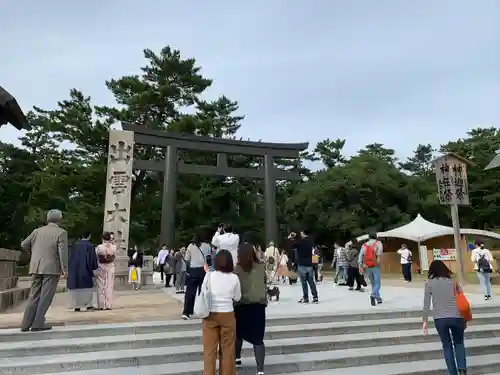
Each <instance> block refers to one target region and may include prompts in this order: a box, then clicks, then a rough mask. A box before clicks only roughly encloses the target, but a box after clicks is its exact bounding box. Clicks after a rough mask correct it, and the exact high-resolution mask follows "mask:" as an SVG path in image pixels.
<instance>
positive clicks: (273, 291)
mask: <svg viewBox="0 0 500 375" xmlns="http://www.w3.org/2000/svg"><path fill="white" fill-rule="evenodd" d="M266 293H267V299H268V300H269V301H271V300H272V298H273V297H275V298H276V301H279V300H280V289H279V288H278V287H277V286H276V285H269V286H268V287H267V291H266Z"/></svg>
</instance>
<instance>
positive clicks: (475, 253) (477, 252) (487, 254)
mask: <svg viewBox="0 0 500 375" xmlns="http://www.w3.org/2000/svg"><path fill="white" fill-rule="evenodd" d="M482 256H484V258H485V259H486V260H487V261H488V262H489V263H490V268H491V269H493V255H491V251H489V250H488V249H484V248H483V249H481V248H480V247H476V248H475V249H474V250H472V255H471V260H472V263H474V269H475V270H476V271H477V270H478V268H479V267H478V265H477V262H478V260H479V258H481V257H482Z"/></svg>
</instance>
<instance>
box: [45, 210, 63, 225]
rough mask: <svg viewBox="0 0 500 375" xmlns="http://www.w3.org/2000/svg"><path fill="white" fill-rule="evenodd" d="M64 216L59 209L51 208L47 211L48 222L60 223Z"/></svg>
mask: <svg viewBox="0 0 500 375" xmlns="http://www.w3.org/2000/svg"><path fill="white" fill-rule="evenodd" d="M62 218H63V214H62V212H61V211H59V210H50V211H49V212H47V223H58V222H60V221H61V220H62Z"/></svg>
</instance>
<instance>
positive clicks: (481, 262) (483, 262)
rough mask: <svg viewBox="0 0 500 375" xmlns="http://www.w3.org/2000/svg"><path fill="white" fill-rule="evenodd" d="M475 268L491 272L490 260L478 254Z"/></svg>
mask: <svg viewBox="0 0 500 375" xmlns="http://www.w3.org/2000/svg"><path fill="white" fill-rule="evenodd" d="M477 269H478V270H479V272H488V273H489V272H491V267H490V262H489V261H488V259H486V255H485V254H483V255H479V259H478V260H477Z"/></svg>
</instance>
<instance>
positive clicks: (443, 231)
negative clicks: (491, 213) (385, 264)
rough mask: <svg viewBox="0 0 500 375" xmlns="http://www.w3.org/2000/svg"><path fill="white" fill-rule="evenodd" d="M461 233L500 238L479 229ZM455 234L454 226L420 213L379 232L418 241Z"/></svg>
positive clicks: (382, 236) (378, 234) (359, 238)
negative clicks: (399, 224)
mask: <svg viewBox="0 0 500 375" xmlns="http://www.w3.org/2000/svg"><path fill="white" fill-rule="evenodd" d="M460 233H461V234H469V235H473V236H481V237H488V238H494V239H498V240H500V234H498V233H495V232H489V231H486V230H479V229H460ZM447 235H453V228H452V227H447V226H445V225H439V224H435V223H431V222H430V221H427V220H425V219H424V218H423V217H422V216H421V215H420V214H418V215H417V217H416V218H415V220H413V221H412V222H410V223H408V224H406V225H403V226H401V227H399V228H395V229H392V230H389V231H387V232H379V233H377V237H379V238H402V239H405V240H409V241H414V242H417V243H420V242H424V241H427V240H429V239H431V238H436V237H441V236H447ZM366 239H368V236H367V235H364V236H361V237H358V241H363V240H366Z"/></svg>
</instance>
